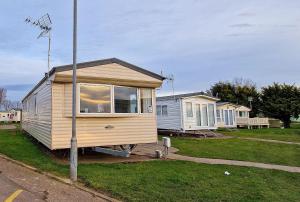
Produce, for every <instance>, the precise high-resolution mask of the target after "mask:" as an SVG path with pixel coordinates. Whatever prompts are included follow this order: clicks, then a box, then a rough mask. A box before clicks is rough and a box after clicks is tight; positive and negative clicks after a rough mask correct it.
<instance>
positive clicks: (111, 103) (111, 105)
mask: <svg viewBox="0 0 300 202" xmlns="http://www.w3.org/2000/svg"><path fill="white" fill-rule="evenodd" d="M84 85H85V86H107V87H110V112H109V113H107V112H105V113H95V112H93V113H85V112H81V111H80V92H81V91H80V90H81V89H80V87H81V86H84ZM77 92H78V96H77V100H78V101H77V106H78V107H77V113H78V114H80V115H86V116H87V115H99V116H101V115H111V114H113V111H114V108H112V107H114V103H113V97H114V95H113V92H114V91H113V85H108V84H94V83H79V84H78V90H77Z"/></svg>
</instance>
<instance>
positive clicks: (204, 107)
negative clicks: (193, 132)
mask: <svg viewBox="0 0 300 202" xmlns="http://www.w3.org/2000/svg"><path fill="white" fill-rule="evenodd" d="M202 116H203V122H202V123H203V126H208V113H207V105H206V104H205V105H202Z"/></svg>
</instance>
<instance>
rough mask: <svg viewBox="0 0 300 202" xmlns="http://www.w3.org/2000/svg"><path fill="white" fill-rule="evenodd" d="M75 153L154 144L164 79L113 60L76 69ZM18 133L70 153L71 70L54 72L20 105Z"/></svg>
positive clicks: (83, 65)
mask: <svg viewBox="0 0 300 202" xmlns="http://www.w3.org/2000/svg"><path fill="white" fill-rule="evenodd" d="M77 68H78V69H77V82H78V83H77V118H76V119H77V139H78V147H96V146H107V145H124V144H139V143H153V142H156V141H157V126H156V103H155V102H156V98H155V89H156V88H158V87H160V86H161V84H162V81H163V79H164V78H163V77H162V76H160V75H158V74H155V73H152V72H150V71H147V70H145V69H142V68H140V67H137V66H135V65H132V64H129V63H127V62H124V61H121V60H119V59H116V58H112V59H105V60H98V61H92V62H85V63H79V64H78V66H77ZM22 104H23V113H22V128H23V130H25V131H26V132H27V133H29V134H30V135H32V136H33V137H34V138H36V139H37V140H38V141H39V142H41V143H43V144H44V145H45V146H47V147H48V148H49V149H51V150H55V149H64V148H69V147H70V139H71V116H72V112H71V108H72V65H66V66H60V67H55V68H53V69H52V70H51V71H50V73H49V81H48V79H47V77H46V76H45V77H44V78H43V79H42V80H41V81H40V82H39V83H38V84H37V85H36V86H35V87H34V88H33V89H32V90H31V91H30V92H29V93H28V94H27V95H26V96H25V98H24V99H23V101H22Z"/></svg>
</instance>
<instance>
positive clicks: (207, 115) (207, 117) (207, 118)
mask: <svg viewBox="0 0 300 202" xmlns="http://www.w3.org/2000/svg"><path fill="white" fill-rule="evenodd" d="M203 106H206V121H207V125H204V123H203V122H202V126H205V127H209V114H208V104H202V107H203ZM201 112H202V113H201V114H202V120H203V121H204V120H205V119H204V113H203V111H202V108H201Z"/></svg>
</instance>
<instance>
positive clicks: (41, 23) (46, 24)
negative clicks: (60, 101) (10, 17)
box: [25, 13, 52, 84]
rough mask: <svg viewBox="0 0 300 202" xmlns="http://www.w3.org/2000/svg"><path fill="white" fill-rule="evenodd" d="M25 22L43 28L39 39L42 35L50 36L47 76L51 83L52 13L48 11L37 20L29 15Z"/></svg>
mask: <svg viewBox="0 0 300 202" xmlns="http://www.w3.org/2000/svg"><path fill="white" fill-rule="evenodd" d="M25 22H26V23H28V24H31V25H33V26H35V27H37V28H39V29H40V30H41V33H40V34H39V35H38V37H37V38H38V39H39V38H41V37H47V38H48V72H47V78H48V82H47V84H49V72H50V50H51V30H52V21H51V18H50V15H49V14H48V13H46V14H45V15H43V16H42V17H40V18H39V19H37V20H33V19H32V18H31V17H27V18H26V19H25Z"/></svg>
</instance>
